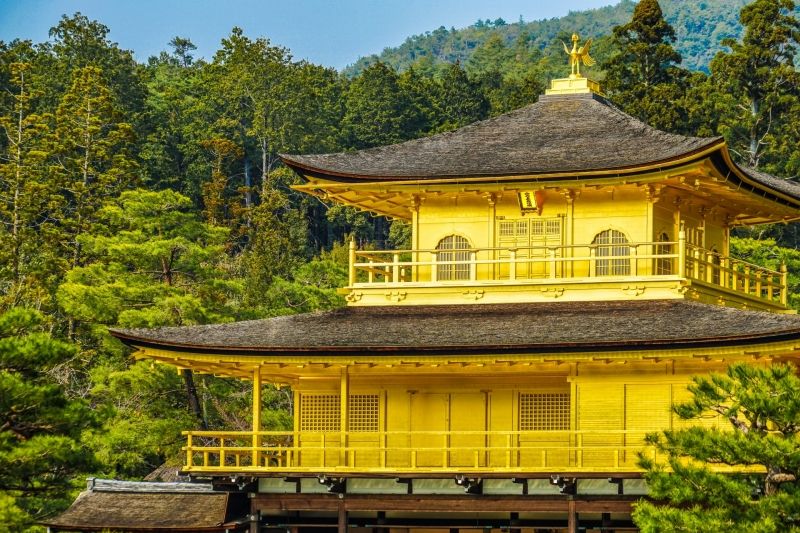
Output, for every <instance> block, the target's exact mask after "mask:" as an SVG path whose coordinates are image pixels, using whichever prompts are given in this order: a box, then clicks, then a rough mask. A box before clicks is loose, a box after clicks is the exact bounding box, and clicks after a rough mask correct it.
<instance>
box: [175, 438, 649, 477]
mask: <svg viewBox="0 0 800 533" xmlns="http://www.w3.org/2000/svg"><path fill="white" fill-rule="evenodd" d="M347 433H348V434H349V435H348V436H347V438H346V439H345V441H346V442H350V441H351V440H353V439H351V437H354V436H355V437H358V438H359V439H360V440H361V441H362V442H361V443H360V444H348V445H346V446H344V447H342V446H341V445H340V442H341V441H340V438H339V437H340V433H339V432H332V433H321V432H288V431H287V432H256V433H253V432H247V431H233V432H214V431H193V432H184V435H185V436H186V439H187V445H186V446H185V447H184V452H185V454H186V464H185V466H184V469H185V470H186V471H190V472H221V471H225V472H228V471H231V472H239V471H241V472H246V471H257V472H309V471H310V472H318V471H320V470H327V469H335V470H336V471H338V472H348V471H352V472H440V471H449V470H452V471H463V470H465V469H466V470H469V469H473V470H487V471H488V470H491V471H502V470H513V471H515V472H531V473H535V472H549V471H552V470H554V469H570V470H572V471H583V470H585V471H596V470H598V469H600V470H603V471H609V472H614V471H620V470H625V471H638V470H639V468H638V466H637V458H638V453H640V452H643V451H645V450H646V449H648V446H647V445H646V444H645V442H644V435H643V433H642V432H633V431H625V430H618V431H613V430H609V431H558V430H553V431H448V432H433V431H430V432H426V431H415V432H398V431H385V432H374V433H364V432H347ZM365 436H366V437H370V436H371V437H374V438H373V439H371V441H370V442H363V441H364V437H365ZM456 440H457V441H458V443H459V445H454V444H453V442H454V441H456ZM255 442H259V443H260V445H258V446H254V445H253V443H255ZM648 453H652V450H651V451H650V452H648Z"/></svg>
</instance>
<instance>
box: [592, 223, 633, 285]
mask: <svg viewBox="0 0 800 533" xmlns="http://www.w3.org/2000/svg"><path fill="white" fill-rule="evenodd" d="M592 244H595V245H597V248H596V252H595V257H596V258H597V259H596V263H595V265H596V266H595V273H596V274H597V275H598V276H627V275H630V273H631V261H630V259H629V256H630V253H631V249H630V247H629V246H627V244H628V239H627V237H625V234H624V233H622V232H621V231H617V230H613V229H607V230H605V231H601V232H600V233H598V234H597V235H596V236H595V238H594V241H592ZM604 257H608V258H609V259H603V258H604Z"/></svg>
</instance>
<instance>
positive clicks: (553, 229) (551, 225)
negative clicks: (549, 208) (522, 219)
mask: <svg viewBox="0 0 800 533" xmlns="http://www.w3.org/2000/svg"><path fill="white" fill-rule="evenodd" d="M531 235H533V236H536V237H554V236H555V237H557V236H560V235H561V219H558V218H544V219H543V218H538V219H534V220H531Z"/></svg>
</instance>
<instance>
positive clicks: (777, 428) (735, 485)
mask: <svg viewBox="0 0 800 533" xmlns="http://www.w3.org/2000/svg"><path fill="white" fill-rule="evenodd" d="M689 390H690V392H691V393H692V396H693V398H692V400H691V401H689V402H686V403H684V404H680V405H677V406H676V407H675V412H676V413H677V414H678V415H679V416H680V417H681V418H682V419H684V420H696V419H698V418H700V417H704V416H708V415H712V416H713V415H717V416H720V417H721V418H722V419H723V420H724V421H725V423H726V424H727V425H728V428H727V430H725V429H717V428H709V427H702V426H694V427H689V428H686V429H678V430H671V431H665V432H663V433H662V434H652V435H649V436H648V441H649V442H650V443H651V444H652V445H653V446H655V448H656V450H657V451H658V453H659V455H661V456H662V457H664V456H666V458H667V464H668V466H669V468H670V470H671V471H668V470H666V469H665V468H664V466H665V465H663V464H661V463H657V462H654V461H652V460H651V459H649V458H648V457H647V456H646V455H643V456H642V458H641V463H642V466H643V467H644V468H646V470H647V472H646V474H645V478H646V480H647V482H648V486H649V488H650V496H651V497H652V498H654V499H656V500H660V501H662V502H664V503H663V504H654V503H650V502H646V501H641V502H639V503H638V504H637V506H636V509H635V511H634V521H635V522H636V524H637V525H638V526H639V527H640V528H641V530H642V531H643V532H645V533H647V532H656V531H657V532H659V533H660V532H677V531H709V532H711V531H736V532H750V531H758V532H764V533H766V532H776V533H777V532H785V531H800V518H799V517H800V486H798V480H797V476H798V475H800V442H799V441H798V438H797V437H798V429H800V378H798V377H797V374H796V369H795V367H793V366H787V365H779V364H776V365H768V366H753V365H747V364H744V363H737V364H734V365H731V366H730V367H729V368H728V370H727V372H726V374H724V375H720V374H712V375H711V376H708V377H696V378H694V379H693V383H692V384H691V385H690V386H689ZM712 465H717V466H723V467H733V468H734V469H738V470H739V471H740V472H741V470H743V469H753V468H755V470H754V472H756V473H752V474H750V473H734V474H731V473H720V472H713V471H712V470H711V469H710V466H712ZM759 469H763V470H762V471H763V473H758V470H759Z"/></svg>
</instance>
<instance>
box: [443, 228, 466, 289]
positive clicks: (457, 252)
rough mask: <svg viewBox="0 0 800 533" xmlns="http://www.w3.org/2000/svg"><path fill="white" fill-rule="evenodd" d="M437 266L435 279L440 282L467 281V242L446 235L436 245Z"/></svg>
mask: <svg viewBox="0 0 800 533" xmlns="http://www.w3.org/2000/svg"><path fill="white" fill-rule="evenodd" d="M436 249H437V250H441V251H440V252H437V253H436V261H437V262H438V263H444V262H451V263H450V264H445V265H442V264H440V265H438V266H437V270H436V277H437V279H438V280H440V281H452V280H462V279H469V251H468V250H469V241H468V240H467V239H465V238H464V237H461V236H459V235H448V236H447V237H445V238H444V239H442V240H441V241H439V244H437V245H436Z"/></svg>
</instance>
